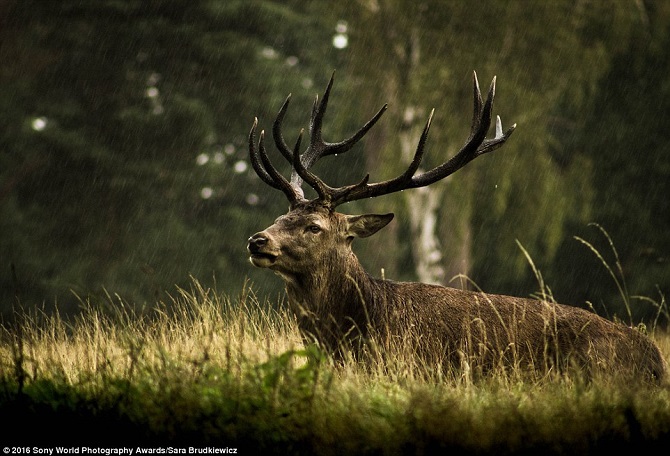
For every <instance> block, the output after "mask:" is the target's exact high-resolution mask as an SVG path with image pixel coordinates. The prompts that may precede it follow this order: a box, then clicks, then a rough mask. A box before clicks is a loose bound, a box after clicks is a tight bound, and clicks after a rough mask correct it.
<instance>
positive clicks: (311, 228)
mask: <svg viewBox="0 0 670 456" xmlns="http://www.w3.org/2000/svg"><path fill="white" fill-rule="evenodd" d="M307 231H309V232H310V233H315V234H316V233H319V232H320V231H321V227H320V226H319V225H309V226H308V227H307Z"/></svg>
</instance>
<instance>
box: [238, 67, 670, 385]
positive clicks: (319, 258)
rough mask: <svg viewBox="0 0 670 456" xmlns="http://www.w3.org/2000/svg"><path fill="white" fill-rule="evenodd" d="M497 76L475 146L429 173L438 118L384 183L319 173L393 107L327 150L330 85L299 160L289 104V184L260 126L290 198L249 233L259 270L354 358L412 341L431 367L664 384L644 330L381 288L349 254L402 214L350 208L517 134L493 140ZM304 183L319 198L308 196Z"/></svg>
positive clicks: (571, 312) (475, 131) (418, 287)
mask: <svg viewBox="0 0 670 456" xmlns="http://www.w3.org/2000/svg"><path fill="white" fill-rule="evenodd" d="M495 81H496V80H495V78H493V81H492V83H491V87H490V89H489V91H488V96H487V98H486V101H485V102H483V101H482V96H481V93H480V89H479V84H478V82H477V75H476V73H475V74H474V75H473V85H474V115H473V118H472V127H471V131H470V137H469V138H468V140H467V142H466V143H465V145H464V146H463V147H462V148H461V150H460V151H459V152H458V153H457V154H456V155H455V156H454V157H453V158H451V159H450V160H448V161H446V162H445V163H443V164H441V165H440V166H437V167H435V168H433V169H431V170H429V171H426V172H421V173H419V174H415V173H416V172H417V170H418V169H419V165H420V163H421V158H422V156H423V150H424V145H425V143H426V138H427V136H428V130H429V128H430V125H431V120H432V112H431V114H430V116H429V117H428V121H427V123H426V126H425V128H424V130H423V133H422V135H421V138H420V140H419V143H418V146H417V149H416V153H415V155H414V158H413V160H412V162H411V163H410V165H409V168H408V169H407V170H406V171H405V172H404V173H402V174H401V175H399V176H398V177H396V178H394V179H390V180H386V181H384V182H378V183H368V181H369V175H367V176H365V177H364V178H363V179H362V180H361V181H360V182H358V183H356V184H353V185H346V186H343V187H331V186H329V185H328V184H326V183H325V182H324V181H323V180H322V179H320V178H319V177H317V176H316V175H315V174H314V173H312V172H311V171H310V168H311V167H312V165H314V163H315V162H316V161H317V160H319V159H320V158H321V157H324V156H327V155H334V154H338V153H344V152H347V151H348V150H350V149H351V148H352V147H353V146H354V144H355V143H356V142H357V141H359V140H360V139H361V138H362V137H363V136H364V135H365V134H366V133H367V131H368V130H369V129H370V128H371V127H372V126H373V125H374V124H375V123H376V122H377V120H379V118H380V117H381V116H382V114H383V113H384V111H385V110H386V105H384V106H383V107H382V108H381V109H380V110H379V112H377V113H376V114H375V115H374V117H372V119H371V120H370V121H368V122H367V123H366V124H365V125H364V126H363V127H362V128H361V129H360V130H358V131H357V132H356V133H355V134H354V135H353V136H351V137H350V138H349V139H347V140H345V141H341V142H337V143H329V142H326V141H324V140H323V139H322V135H321V127H322V123H323V117H324V114H325V112H326V106H327V104H328V97H329V94H330V90H331V87H332V83H333V79H332V78H331V80H330V82H329V83H328V86H327V88H326V91H325V93H324V95H323V98H322V99H321V101H320V102H319V100H318V96H317V98H316V100H315V101H314V106H313V108H312V115H311V120H310V125H309V136H310V137H309V145H308V147H307V148H306V150H305V152H304V153H302V154H301V153H300V143H301V138H302V132H301V134H300V136H299V137H298V140H297V143H296V145H295V147H294V148H293V150H292V151H291V150H290V148H289V147H288V146H287V144H286V142H285V140H284V138H283V135H282V122H283V119H284V116H285V114H286V110H287V108H288V104H289V100H290V95H289V97H288V98H287V99H286V101H285V102H284V104H283V105H282V107H281V109H280V110H279V113H278V114H277V118H276V120H275V122H274V126H273V129H272V133H273V137H274V141H275V144H276V146H277V148H278V149H279V151H280V152H281V154H282V155H283V156H284V158H285V159H286V160H287V161H289V162H290V164H291V167H292V173H291V179H290V181H289V180H287V179H286V178H285V177H284V176H282V175H281V174H280V173H279V172H278V171H277V169H276V168H275V167H274V166H273V165H272V163H271V162H270V159H269V158H268V155H267V153H266V150H265V146H264V142H263V138H264V132H263V131H261V133H260V139H259V141H258V143H256V139H255V136H256V128H257V124H258V119H255V120H254V124H253V127H252V129H251V132H250V134H249V152H250V157H251V163H252V165H253V168H254V170H255V171H256V173H257V174H258V176H259V177H260V179H261V180H262V181H263V182H265V183H266V184H268V185H269V186H270V187H273V188H276V189H278V190H281V191H282V192H283V193H284V194H285V195H286V197H287V198H288V200H289V203H290V208H289V211H288V213H287V214H285V215H282V216H281V217H279V218H277V219H276V220H275V222H274V224H273V225H272V226H270V227H268V228H266V229H265V230H263V231H261V232H258V233H256V234H254V235H253V236H251V237H250V238H249V241H248V247H247V248H248V250H249V254H250V261H251V263H252V264H253V265H254V266H257V267H260V268H268V269H270V270H272V271H274V272H275V273H277V274H278V275H280V276H281V277H282V279H283V280H284V281H285V282H286V291H287V294H288V299H289V305H290V308H291V310H292V311H293V312H295V314H296V316H297V318H298V324H299V328H300V330H301V332H302V334H303V336H304V337H305V338H306V339H308V340H312V341H315V342H317V343H318V344H320V345H321V346H322V347H323V348H324V349H325V350H326V351H328V352H330V353H332V354H333V355H341V354H342V350H343V348H346V349H347V350H351V353H353V354H354V355H355V356H359V355H360V354H362V353H363V351H364V350H365V348H366V347H368V348H369V345H368V344H367V342H368V341H370V340H375V342H376V346H377V347H382V348H383V347H388V346H390V345H389V344H392V343H394V341H396V342H397V341H399V340H402V341H404V342H408V341H409V344H410V345H409V346H411V347H413V348H414V349H415V351H416V354H417V355H418V356H421V357H422V358H419V359H423V360H424V362H426V363H435V362H439V363H445V365H446V363H450V365H451V366H454V367H456V368H459V367H468V366H469V367H470V369H472V367H473V366H477V368H478V369H479V370H478V371H482V372H483V371H488V370H490V369H491V368H494V367H496V366H498V367H500V366H502V367H503V368H506V367H511V366H519V367H521V368H523V369H524V370H525V369H530V370H531V371H538V370H539V371H540V372H547V371H563V369H564V368H566V367H570V366H577V367H579V368H581V369H583V371H584V372H586V373H587V374H590V373H593V372H626V373H629V374H630V375H631V376H633V377H639V378H649V379H655V380H660V379H661V378H663V377H664V375H665V371H666V366H665V362H664V360H663V358H662V355H661V353H660V351H659V349H658V348H657V347H656V345H654V343H653V342H652V341H651V340H650V339H649V338H647V337H646V336H644V335H643V334H641V333H640V332H639V331H637V330H635V329H631V328H628V327H625V326H623V325H620V324H616V323H614V322H611V321H609V320H606V319H604V318H601V317H599V316H597V315H596V314H594V313H591V312H588V311H586V310H584V309H580V308H576V307H572V306H566V305H561V304H556V303H553V302H547V301H540V300H535V299H524V298H517V297H511V296H501V295H492V294H486V293H482V292H474V291H467V290H461V289H456V288H449V287H443V286H438V285H428V284H424V283H413V282H395V281H391V280H385V279H377V278H373V277H372V276H370V275H369V274H368V273H367V272H365V271H364V270H363V267H362V266H361V264H360V262H359V260H358V258H357V257H356V255H355V254H354V253H353V251H352V249H351V244H352V240H353V239H354V238H357V237H360V238H364V237H368V236H371V235H373V234H375V233H376V232H377V231H378V230H380V229H381V228H383V227H384V226H386V225H387V224H388V223H389V222H390V221H391V219H392V218H393V214H366V215H345V214H342V213H339V212H336V211H335V208H336V207H337V206H339V205H341V204H344V203H347V202H350V201H355V200H360V199H364V198H372V197H377V196H381V195H387V194H389V193H394V192H398V191H402V190H407V189H412V188H417V187H423V186H427V185H430V184H433V183H435V182H437V181H439V180H441V179H444V178H445V177H447V176H449V175H450V174H452V173H454V172H455V171H457V170H459V169H460V168H462V167H463V166H465V165H466V164H467V163H469V162H470V161H471V160H473V159H475V158H476V157H478V156H480V155H482V154H485V153H487V152H491V151H493V150H495V149H497V148H498V147H500V146H502V145H503V144H504V143H505V141H506V140H507V139H508V138H509V137H510V135H511V134H512V132H513V131H514V127H515V126H512V127H511V128H509V129H508V130H507V131H506V132H504V133H503V129H502V124H501V121H500V117H497V119H496V126H495V136H494V137H493V138H492V139H486V134H487V131H488V130H489V127H490V124H491V112H492V107H493V98H494V94H495ZM303 181H305V182H307V184H309V186H310V187H312V188H313V189H314V190H315V191H316V194H317V196H316V198H314V199H307V198H306V197H305V196H304V193H303V190H302V183H303Z"/></svg>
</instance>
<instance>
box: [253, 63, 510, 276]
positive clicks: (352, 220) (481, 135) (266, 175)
mask: <svg viewBox="0 0 670 456" xmlns="http://www.w3.org/2000/svg"><path fill="white" fill-rule="evenodd" d="M495 81H496V80H495V77H494V78H493V81H492V82H491V86H490V88H489V91H488V95H487V97H486V101H485V102H483V100H482V96H481V92H480V89H479V82H478V81H477V74H476V73H473V95H474V110H473V111H474V112H473V117H472V125H471V130H470V136H469V138H468V140H467V141H466V142H465V145H464V146H463V147H462V148H461V150H460V151H459V152H458V153H457V154H456V155H455V156H454V157H452V158H451V159H450V160H448V161H446V162H444V163H443V164H441V165H440V166H437V167H435V168H433V169H431V170H429V171H426V172H422V173H420V174H416V172H417V170H418V169H419V165H420V164H421V160H422V157H423V152H424V146H425V144H426V140H427V138H428V131H429V129H430V126H431V122H432V118H433V112H434V110H433V111H431V113H430V115H429V117H428V120H427V122H426V125H425V127H424V129H423V133H422V134H421V138H420V140H419V143H418V146H417V148H416V152H415V154H414V158H413V160H412V162H411V163H410V165H409V167H408V168H407V170H406V171H405V172H404V173H402V174H401V175H399V176H397V177H395V178H393V179H389V180H386V181H383V182H378V183H369V177H370V176H369V174H368V175H366V176H365V177H364V178H363V179H362V180H361V181H360V182H358V183H356V184H352V185H346V186H343V187H331V186H329V185H328V184H326V183H325V182H324V181H323V180H322V179H320V178H319V177H318V176H316V175H315V174H314V173H312V172H311V171H310V168H311V167H312V166H313V165H314V163H316V162H317V161H318V160H319V159H320V158H322V157H325V156H327V155H334V154H342V153H344V152H347V151H349V150H351V148H352V147H353V146H354V145H355V144H356V143H357V142H358V141H359V140H360V139H361V138H362V137H363V136H365V134H366V133H367V132H368V130H369V129H370V128H372V126H374V124H375V123H376V122H377V121H378V120H379V118H380V117H381V116H382V115H383V114H384V112H385V111H386V105H384V106H383V107H382V108H381V109H380V110H379V111H378V112H377V113H376V114H375V115H374V116H373V117H372V118H371V119H370V120H369V121H368V122H367V123H366V124H365V125H363V127H361V128H360V129H359V130H358V131H357V132H356V133H354V134H353V135H352V136H351V137H350V138H349V139H346V140H344V141H341V142H336V143H329V142H326V141H324V140H323V138H322V134H321V128H322V124H323V118H324V115H325V112H326V107H327V105H328V98H329V95H330V90H331V88H332V85H333V78H332V77H331V79H330V81H329V83H328V86H327V87H326V90H325V92H324V94H323V97H322V98H321V100H320V101H319V98H318V96H317V97H316V99H315V100H314V105H313V107H312V115H311V119H310V124H309V145H308V146H307V148H306V150H305V151H304V152H303V153H300V146H301V142H302V136H303V132H302V131H301V132H300V135H299V136H298V139H297V141H296V144H295V146H294V147H293V150H291V149H290V148H289V147H288V145H287V144H286V141H285V140H284V137H283V134H282V122H283V119H284V116H285V114H286V111H287V109H288V105H289V101H290V98H291V96H290V95H289V96H288V97H287V98H286V101H285V102H284V104H283V105H282V106H281V108H280V110H279V113H278V114H277V117H276V119H275V121H274V125H273V128H272V134H273V137H274V142H275V144H276V146H277V149H278V150H279V152H281V154H282V155H283V157H284V158H285V159H286V160H287V161H289V163H290V164H291V166H292V173H291V178H290V181H289V180H287V179H286V178H285V177H284V176H282V175H281V174H280V173H279V172H278V171H277V170H276V168H275V167H274V166H273V165H272V162H271V161H270V159H269V157H268V155H267V152H266V150H265V145H264V137H265V133H264V131H261V133H260V139H259V141H258V144H257V143H256V139H255V136H256V129H257V125H258V119H254V123H253V126H252V128H251V132H250V133H249V153H250V157H251V163H252V166H253V168H254V170H255V171H256V174H258V176H259V177H260V178H261V180H263V182H265V183H266V184H268V185H269V186H271V187H273V188H276V189H278V190H281V191H282V192H283V193H284V194H285V195H286V197H287V199H288V201H289V212H288V213H287V214H286V215H284V216H282V217H279V218H278V219H277V220H276V221H275V223H274V224H273V225H272V226H270V227H269V228H267V229H266V230H264V231H261V232H259V233H256V234H254V235H253V236H251V237H250V238H249V243H248V250H249V253H250V261H251V263H252V264H253V265H254V266H257V267H265V268H269V269H272V270H274V271H275V272H277V273H278V274H280V275H281V276H282V277H284V278H285V279H287V280H293V279H295V278H296V277H299V276H301V275H302V274H303V273H307V272H309V271H315V270H317V269H319V268H318V267H317V265H319V264H321V263H323V262H324V261H326V260H327V261H330V262H331V263H330V265H329V266H328V268H329V269H330V270H333V269H336V265H337V264H341V263H333V260H336V259H338V258H331V257H339V259H340V260H341V259H342V258H346V257H348V256H349V255H350V252H351V250H350V245H351V241H352V240H353V239H354V238H356V237H367V236H371V235H372V234H374V233H376V232H377V231H378V230H380V229H381V228H383V227H384V226H386V225H387V224H388V223H389V222H390V221H391V219H392V218H393V214H366V215H344V214H341V213H339V212H336V211H335V208H336V207H337V206H339V205H341V204H344V203H347V202H350V201H355V200H360V199H364V198H372V197H377V196H381V195H386V194H390V193H395V192H398V191H401V190H406V189H412V188H417V187H424V186H427V185H430V184H432V183H434V182H437V181H439V180H441V179H444V178H445V177H447V176H449V175H451V174H452V173H454V172H456V171H457V170H459V169H460V168H462V167H463V166H465V165H466V164H467V163H469V162H470V161H472V160H473V159H475V158H476V157H478V156H480V155H482V154H485V153H487V152H491V151H493V150H495V149H497V148H498V147H500V146H501V145H502V144H503V143H504V142H505V141H506V140H507V139H508V138H509V137H510V135H511V134H512V132H513V131H514V128H515V125H513V126H512V127H511V128H509V129H508V130H507V131H506V132H505V133H503V130H502V123H501V121H500V117H497V118H496V128H495V136H494V138H492V139H486V133H487V131H488V129H489V127H490V125H491V120H492V115H491V112H492V108H493V98H494V95H495ZM303 182H307V184H308V185H309V186H310V187H312V188H313V189H314V190H315V191H316V193H317V197H316V198H314V199H312V200H309V199H307V198H305V196H304V192H303V189H302V184H303Z"/></svg>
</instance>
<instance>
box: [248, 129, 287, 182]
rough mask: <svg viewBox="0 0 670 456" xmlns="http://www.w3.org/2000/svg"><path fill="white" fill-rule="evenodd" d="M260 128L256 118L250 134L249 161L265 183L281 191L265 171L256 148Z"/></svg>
mask: <svg viewBox="0 0 670 456" xmlns="http://www.w3.org/2000/svg"><path fill="white" fill-rule="evenodd" d="M257 127H258V117H254V124H253V125H252V126H251V131H250V132H249V159H250V161H251V166H252V167H253V168H254V171H256V174H257V175H258V177H260V178H261V180H262V181H263V182H265V183H266V184H268V185H269V186H271V187H273V188H276V189H280V187H279V185H278V184H277V183H276V182H275V181H274V179H272V177H271V176H270V175H269V174H268V172H267V171H265V168H263V165H261V159H260V156H259V153H258V149H257V148H256V128H257Z"/></svg>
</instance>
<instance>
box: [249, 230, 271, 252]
mask: <svg viewBox="0 0 670 456" xmlns="http://www.w3.org/2000/svg"><path fill="white" fill-rule="evenodd" d="M248 242H249V244H248V245H247V250H249V251H250V252H257V251H259V250H260V249H261V248H263V246H265V245H266V244H267V243H268V238H267V237H265V236H264V235H263V233H256V234H254V235H253V236H251V237H250V238H249V239H248Z"/></svg>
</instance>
